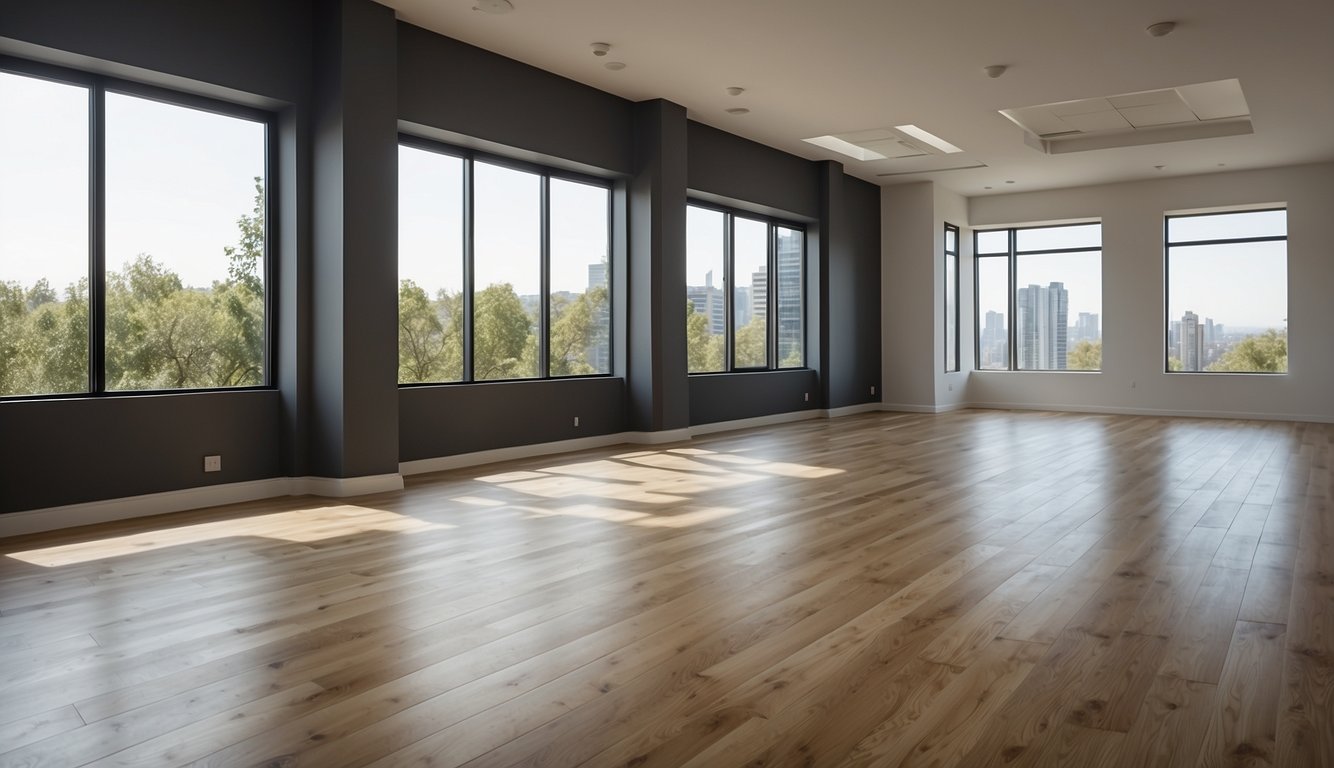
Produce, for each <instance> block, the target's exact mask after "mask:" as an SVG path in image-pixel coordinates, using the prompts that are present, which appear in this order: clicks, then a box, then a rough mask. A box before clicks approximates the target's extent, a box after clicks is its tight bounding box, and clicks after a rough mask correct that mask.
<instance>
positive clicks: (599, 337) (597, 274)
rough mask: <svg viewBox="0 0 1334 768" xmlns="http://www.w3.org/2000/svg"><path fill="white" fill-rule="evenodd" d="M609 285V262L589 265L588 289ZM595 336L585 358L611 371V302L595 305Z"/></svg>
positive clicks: (600, 370)
mask: <svg viewBox="0 0 1334 768" xmlns="http://www.w3.org/2000/svg"><path fill="white" fill-rule="evenodd" d="M609 287H610V286H608V285H607V262H605V261H599V262H597V263H594V264H589V265H588V289H587V290H589V291H591V290H593V289H594V288H604V289H605V288H609ZM592 315H593V317H592V328H593V329H594V334H593V338H592V339H591V340H590V342H589V345H588V349H587V350H586V351H585V353H584V359H585V360H586V361H588V364H589V365H591V366H593V370H595V371H598V372H609V371H611V344H610V343H608V342H609V338H608V332H609V330H610V325H611V324H610V322H609V320H610V317H611V302H609V301H603V302H601V303H599V304H597V305H594V307H593V312H592Z"/></svg>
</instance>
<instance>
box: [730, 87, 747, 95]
mask: <svg viewBox="0 0 1334 768" xmlns="http://www.w3.org/2000/svg"><path fill="white" fill-rule="evenodd" d="M745 92H746V89H745V88H742V87H741V86H739V85H729V86H727V95H728V96H740V95H741V94H743V93H745Z"/></svg>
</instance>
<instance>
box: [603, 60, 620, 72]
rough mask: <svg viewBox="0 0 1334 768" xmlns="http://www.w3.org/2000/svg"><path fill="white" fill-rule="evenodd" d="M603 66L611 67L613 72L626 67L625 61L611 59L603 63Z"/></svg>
mask: <svg viewBox="0 0 1334 768" xmlns="http://www.w3.org/2000/svg"><path fill="white" fill-rule="evenodd" d="M602 66H604V67H606V68H607V69H610V70H611V71H612V72H620V71H621V70H622V69H625V62H624V61H609V62H607V63H606V64H603V65H602Z"/></svg>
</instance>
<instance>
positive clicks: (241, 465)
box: [0, 0, 880, 511]
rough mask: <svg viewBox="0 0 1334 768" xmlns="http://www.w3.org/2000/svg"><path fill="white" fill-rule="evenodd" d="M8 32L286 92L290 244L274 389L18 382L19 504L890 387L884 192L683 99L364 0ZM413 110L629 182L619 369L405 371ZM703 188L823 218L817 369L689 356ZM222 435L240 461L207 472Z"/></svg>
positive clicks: (45, 56) (286, 231)
mask: <svg viewBox="0 0 1334 768" xmlns="http://www.w3.org/2000/svg"><path fill="white" fill-rule="evenodd" d="M0 36H3V38H0V51H3V52H6V53H10V54H13V55H18V56H22V57H27V58H32V59H35V60H40V61H46V62H49V63H56V64H62V65H65V66H71V67H76V68H80V69H86V70H91V71H97V72H104V73H108V74H113V75H118V76H123V77H129V78H132V79H138V80H143V81H146V82H151V83H156V84H160V85H166V86H169V87H173V88H177V89H180V90H183V91H186V92H192V93H201V94H204V95H213V96H218V97H222V98H228V99H232V100H235V101H238V102H240V103H247V104H254V105H257V106H262V107H265V108H268V109H272V110H274V111H275V112H276V113H277V114H278V132H279V141H278V145H279V156H278V158H277V163H276V164H275V165H274V166H273V168H272V170H273V173H274V179H273V182H274V183H273V185H272V188H273V190H274V197H275V199H276V200H277V201H278V203H279V205H278V208H279V210H278V211H277V212H276V216H275V218H274V219H273V224H274V227H275V231H274V235H275V238H274V241H273V242H274V244H275V253H274V254H273V256H274V258H275V259H276V261H277V262H278V263H279V265H280V270H279V275H278V277H277V279H276V281H275V283H274V284H273V286H272V290H273V291H274V294H275V295H276V296H277V297H278V306H277V310H278V311H277V313H276V314H275V316H274V318H273V321H274V324H275V328H274V332H275V334H276V337H277V338H276V347H277V352H278V354H277V356H276V360H275V361H274V367H275V384H276V385H277V389H276V390H269V391H252V392H229V393H200V394H180V395H160V396H144V397H103V398H74V399H53V400H43V401H27V402H20V401H14V402H5V403H0V433H3V434H7V435H13V434H21V435H25V436H26V438H27V439H25V440H24V441H23V442H15V441H0V511H15V510H21V509H31V508H38V507H47V506H56V505H61V504H69V503H77V502H82V501H91V500H96V499H104V498H115V497H123V496H132V495H137V494H142V493H153V492H160V491H170V490H178V489H183V488H191V487H197V486H204V485H210V484H215V483H229V482H237V481H243V480H256V479H263V478H268V477H280V476H285V475H294V476H300V475H324V476H334V477H351V476H358V475H367V474H379V473H385V472H393V471H395V469H396V465H397V462H398V461H399V460H413V459H421V458H429V457H433V456H446V455H453V454H457V453H463V452H469V451H478V450H486V449H489V448H499V447H507V446H514V445H523V444H531V443H541V442H550V441H555V440H562V439H567V438H574V437H582V436H591V435H599V434H611V433H615V432H620V431H624V430H664V429H677V428H681V427H685V426H687V425H689V424H704V423H712V422H717V421H725V420H731V419H741V418H748V417H753V416H764V415H769V414H775V413H783V412H788V411H799V410H803V409H806V408H816V407H838V406H841V405H848V404H853V403H857V402H865V401H867V400H871V399H875V398H871V397H870V396H869V390H868V387H869V385H870V384H872V383H874V382H876V381H877V380H878V379H879V360H880V354H879V346H880V341H879V339H880V336H879V309H878V286H879V256H878V251H879V235H878V231H879V212H878V196H877V195H876V188H875V187H874V186H872V185H869V184H865V183H863V182H860V181H854V180H851V179H849V178H847V177H845V176H844V175H843V173H842V168H841V166H839V165H838V164H837V163H832V164H831V163H812V162H810V161H806V160H803V159H800V158H797V157H793V156H791V155H787V154H785V153H782V152H779V151H777V150H774V149H772V148H769V147H765V146H763V145H760V144H756V143H755V142H751V141H747V140H744V139H740V138H738V137H735V136H732V135H730V134H727V133H725V132H723V131H720V130H718V129H715V128H711V127H709V126H705V125H702V124H696V123H691V122H689V121H688V120H687V119H686V116H685V110H684V108H682V107H680V106H679V105H675V104H671V103H669V102H665V101H650V102H643V103H640V104H630V103H628V102H626V101H624V100H622V99H620V98H617V97H615V96H612V95H609V94H606V93H603V92H600V91H597V90H595V89H592V88H588V87H586V86H583V85H579V84H577V83H574V82H572V81H569V80H566V79H564V78H561V77H558V76H556V75H554V74H551V73H548V72H543V71H541V70H537V69H534V68H532V67H529V66H527V65H524V64H521V63H519V62H515V61H512V60H508V59H505V58H503V57H500V56H496V55H495V54H491V53H488V52H486V51H482V50H480V49H477V48H474V47H472V46H468V45H465V44H463V43H459V42H457V41H453V40H449V39H447V38H444V37H441V36H438V35H434V34H432V33H429V32H426V31H424V30H421V29H419V28H416V27H413V26H411V25H407V24H402V23H399V22H397V21H395V20H394V19H393V16H392V13H391V12H390V11H389V10H388V9H386V8H384V7H382V6H379V5H376V4H374V3H372V2H370V1H369V0H310V1H305V0H287V1H285V2H280V3H272V2H267V1H266V0H193V1H192V2H189V3H182V2H174V1H169V0H68V1H67V2H59V3H52V2H49V1H48V0H5V2H4V3H0ZM316 73H318V79H317V77H316ZM395 84H396V85H397V87H394V85H395ZM400 126H407V127H408V129H410V130H411V129H414V127H415V128H420V129H422V130H423V131H425V132H426V133H427V135H434V136H436V137H437V138H443V139H450V140H460V141H465V142H469V143H470V145H471V146H478V147H481V148H485V149H491V150H492V151H497V150H499V151H505V152H507V153H509V154H512V155H514V156H517V157H521V158H523V157H527V158H529V159H537V160H543V159H546V160H547V161H549V162H552V163H553V164H557V165H562V166H566V167H577V168H581V169H585V170H589V171H591V172H595V173H600V174H603V175H607V176H609V177H612V178H615V179H616V183H617V193H616V198H617V200H619V201H622V202H623V203H624V209H623V210H622V211H619V212H618V214H617V217H616V228H617V232H618V237H623V238H624V242H625V246H624V247H623V248H622V247H620V246H618V250H617V253H616V254H615V255H614V260H615V263H616V264H617V266H618V267H619V269H618V272H617V275H616V277H615V279H616V281H617V285H618V287H622V288H623V292H622V293H621V296H623V300H621V301H620V302H618V304H617V306H616V310H615V311H616V323H617V329H618V332H619V335H620V338H621V339H623V342H621V343H620V344H619V345H618V349H617V357H616V363H615V367H616V372H617V374H618V376H616V377H611V378H605V379H572V380H556V381H541V382H514V383H489V384H477V385H464V386H441V387H420V388H410V389H405V390H399V389H398V388H397V387H396V385H395V381H394V376H395V372H396V361H395V354H396V344H395V339H396V331H395V307H396V296H397V293H396V291H395V284H396V278H397V270H396V263H395V258H394V253H395V248H396V245H395V240H396V235H397V222H396V172H397V163H396V160H395V156H396V132H397V130H398V129H399V127H400ZM687 189H689V190H690V191H691V193H692V194H697V195H701V196H705V197H707V198H710V199H718V200H719V201H725V202H730V203H732V204H734V205H737V206H739V207H742V208H746V209H750V210H757V211H762V212H768V213H771V214H774V215H780V216H790V217H793V218H797V219H799V220H802V221H805V222H807V224H808V232H809V233H810V236H809V241H810V243H811V259H812V262H813V263H812V266H811V268H810V269H809V270H808V272H809V273H810V282H809V298H808V300H809V302H810V306H811V308H812V310H813V312H815V313H817V314H816V315H813V318H812V319H813V320H816V322H813V324H812V326H811V338H810V339H809V340H808V344H809V345H810V350H811V354H810V357H809V363H810V365H811V368H810V369H809V370H802V371H781V372H763V373H745V374H729V375H717V376H702V377H693V378H692V377H688V376H687V375H686V373H685V367H686V362H685V359H686V358H685V338H684V333H683V330H684V328H683V326H684V303H683V301H682V286H683V285H684V250H685V212H684V202H685V199H686V194H687ZM817 317H818V319H817ZM808 391H809V392H811V399H810V400H805V399H804V398H803V395H804V393H806V392H808ZM576 415H577V416H579V417H580V421H581V426H580V427H578V428H576V427H574V426H573V418H574V416H576ZM20 446H21V449H20ZM213 453H221V454H223V466H224V470H223V472H221V473H218V474H216V475H215V474H208V475H205V474H204V473H203V472H202V467H201V464H202V457H203V456H204V455H206V454H213Z"/></svg>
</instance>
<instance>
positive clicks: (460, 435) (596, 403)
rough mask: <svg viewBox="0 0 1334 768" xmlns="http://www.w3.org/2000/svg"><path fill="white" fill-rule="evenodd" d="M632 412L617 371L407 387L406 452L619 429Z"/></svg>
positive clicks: (419, 454)
mask: <svg viewBox="0 0 1334 768" xmlns="http://www.w3.org/2000/svg"><path fill="white" fill-rule="evenodd" d="M442 390H443V391H442ZM442 404H443V405H442ZM624 413H625V382H624V381H622V380H621V379H619V378H611V377H608V378H598V379H551V380H547V381H514V382H490V383H486V384H443V385H441V386H438V387H407V388H405V389H403V390H401V392H400V394H399V411H398V419H399V434H400V435H401V438H400V439H401V442H402V449H401V450H402V460H403V461H414V460H417V459H429V458H434V457H436V456H453V455H455V454H459V453H469V452H471V451H486V450H491V449H493V448H509V447H511V446H516V445H531V444H534V443H549V442H554V441H556V440H571V439H574V438H577V437H593V436H595V435H609V434H614V433H616V432H623V431H624V430H625V420H624ZM575 416H578V417H579V426H577V427H576V426H574V417H575Z"/></svg>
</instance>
